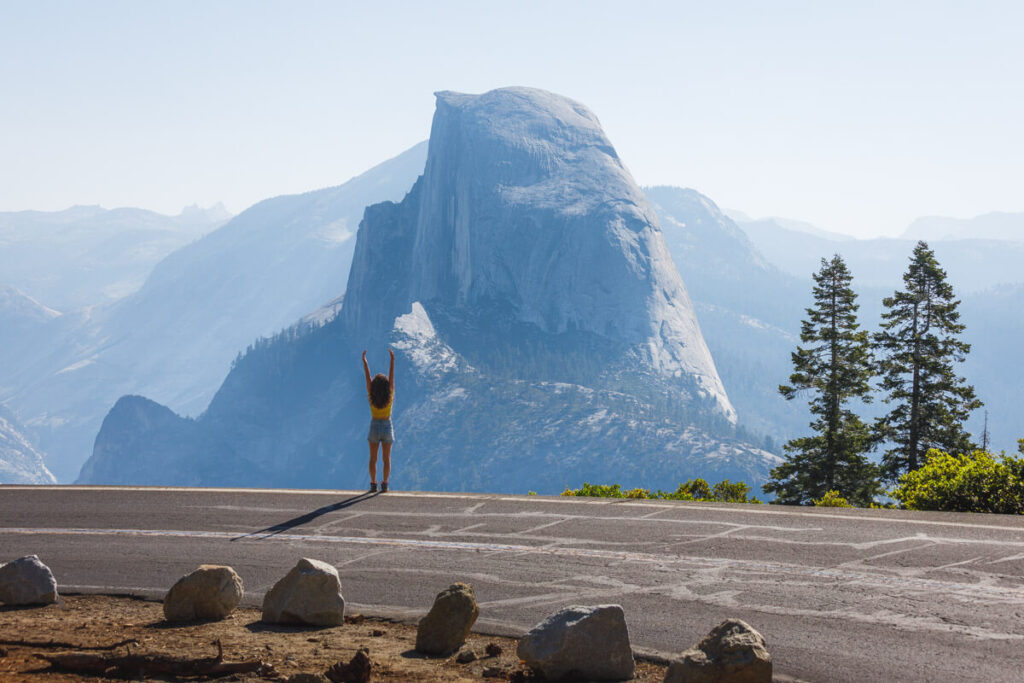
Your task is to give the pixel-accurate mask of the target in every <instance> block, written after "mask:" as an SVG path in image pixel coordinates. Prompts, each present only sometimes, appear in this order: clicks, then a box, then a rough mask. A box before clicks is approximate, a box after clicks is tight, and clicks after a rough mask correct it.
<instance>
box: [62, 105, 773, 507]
mask: <svg viewBox="0 0 1024 683" xmlns="http://www.w3.org/2000/svg"><path fill="white" fill-rule="evenodd" d="M338 267H339V268H342V267H343V265H342V264H339V265H338ZM384 344H389V345H391V346H392V347H393V348H394V349H395V350H396V355H397V357H398V362H397V366H398V370H397V378H396V387H397V389H396V395H397V396H398V398H397V399H396V407H395V416H394V419H395V423H396V430H397V431H398V438H399V445H398V447H397V448H396V456H395V458H396V469H395V476H394V480H395V481H396V482H400V483H396V485H397V486H401V487H403V488H434V489H450V490H490V491H523V490H527V489H533V490H537V491H545V492H557V491H560V490H561V488H562V487H564V486H566V485H578V484H579V483H580V482H581V481H582V480H590V481H599V480H601V481H609V480H615V481H618V482H621V483H623V484H624V485H627V486H635V485H646V486H659V485H661V486H666V487H667V486H675V485H676V484H677V483H678V482H679V481H680V480H683V479H686V478H689V477H695V476H705V477H708V478H711V479H718V478H732V479H744V480H747V481H753V482H756V481H760V480H763V479H764V477H765V475H766V473H767V470H768V469H769V468H770V467H771V466H773V465H774V464H775V463H777V462H778V458H777V457H775V456H772V455H771V454H769V453H767V452H765V451H762V450H760V449H757V448H754V447H752V446H750V445H749V444H747V443H745V442H743V441H742V440H740V439H738V438H736V437H735V436H734V435H733V434H734V431H735V428H734V423H735V411H734V408H733V407H732V404H731V403H730V401H729V398H728V396H727V395H726V392H725V389H724V387H723V385H722V382H721V379H720V377H719V375H718V372H717V369H716V367H715V364H714V362H713V361H712V358H711V354H710V353H709V351H708V348H707V346H706V344H705V342H704V339H703V337H702V335H701V331H700V327H699V325H698V324H697V320H696V315H695V312H694V310H693V306H692V305H691V303H690V300H689V297H688V295H687V293H686V289H685V287H684V286H683V282H682V279H681V278H680V276H679V273H678V271H677V270H676V268H675V266H674V264H673V261H672V258H671V256H670V254H669V251H668V248H667V246H666V244H665V240H664V237H663V235H662V232H661V230H660V228H659V224H658V219H657V216H656V214H655V212H654V210H653V209H652V208H651V206H650V204H649V203H648V202H647V199H646V198H645V196H644V194H643V193H642V192H641V191H640V190H639V188H638V187H637V186H636V185H635V183H634V182H633V180H632V178H631V177H630V175H629V173H628V172H627V171H626V169H625V167H624V166H623V165H622V163H621V161H620V160H619V158H618V156H617V154H616V153H615V150H614V148H613V147H612V145H611V143H610V142H609V141H608V139H607V137H606V136H605V135H604V133H603V131H602V130H601V128H600V125H599V123H598V121H597V119H596V117H595V116H594V115H593V114H592V113H591V112H590V111H589V110H587V109H586V108H585V107H584V106H583V105H581V104H579V103H576V102H574V101H572V100H568V99H566V98H563V97H560V96H557V95H553V94H551V93H546V92H543V91H539V90H532V89H526V88H507V89H501V90H496V91H492V92H489V93H485V94H483V95H464V94H459V93H451V92H442V93H437V110H436V113H435V116H434V121H433V126H432V131H431V137H430V143H429V151H428V156H427V162H426V166H425V170H424V174H423V176H422V177H421V178H420V179H419V180H417V182H416V183H415V185H414V186H413V187H412V189H411V190H410V191H409V193H408V194H407V195H406V196H405V198H404V199H403V200H402V201H401V202H399V203H394V202H384V203H381V204H377V205H374V206H370V207H368V208H367V209H366V212H365V215H364V218H363V221H362V223H361V224H360V226H359V232H358V235H357V241H356V248H355V253H354V256H353V261H352V267H351V270H350V272H349V278H348V285H347V288H346V289H345V299H344V304H343V306H342V308H341V312H340V314H338V315H337V317H335V318H334V319H332V320H330V321H329V322H325V323H324V324H317V323H315V322H314V323H306V324H303V325H300V326H297V327H295V328H292V329H289V330H286V331H285V332H283V333H281V334H280V335H277V336H275V337H273V338H270V339H264V340H261V341H259V342H257V343H256V344H254V345H252V346H251V347H250V349H249V350H248V352H247V353H246V354H245V355H244V356H242V357H240V358H238V359H237V360H236V362H235V364H234V366H233V368H232V370H231V372H230V373H229V374H228V377H227V378H226V379H225V381H224V383H223V385H222V386H221V387H220V389H219V390H218V392H217V394H216V395H215V396H214V398H213V400H212V401H211V403H210V405H209V407H208V409H207V410H206V411H205V412H204V413H203V414H202V415H200V416H199V417H197V418H195V419H191V418H182V417H178V416H177V415H176V414H174V413H173V412H171V411H169V410H167V409H166V408H164V407H163V406H160V405H158V404H156V403H154V402H152V401H150V400H148V399H145V398H142V397H138V396H126V397H124V398H122V399H121V400H120V401H118V403H117V405H115V407H114V409H112V410H111V412H110V413H109V414H108V415H107V417H106V419H105V420H104V423H103V426H102V428H101V430H100V433H99V435H98V436H97V438H96V444H95V448H94V451H93V455H92V457H91V458H90V460H89V462H87V463H86V465H85V467H83V470H82V477H81V481H82V482H83V483H99V482H110V483H113V482H117V483H128V482H134V483H157V482H159V483H166V484H171V483H183V482H186V481H188V482H193V483H194V482H195V481H196V479H197V478H198V479H199V480H200V481H201V483H204V484H220V483H228V482H231V483H235V484H247V485H272V486H353V485H358V483H359V482H361V481H365V479H366V474H365V469H366V441H365V433H366V432H365V430H366V425H367V413H368V411H367V407H366V399H365V387H364V385H363V378H362V376H361V372H360V370H359V365H358V358H359V352H360V350H361V349H362V348H369V349H371V351H372V355H371V358H373V359H374V361H375V364H379V361H380V360H381V359H380V358H379V356H380V351H381V348H382V346H383V345H384ZM403 454H404V455H403ZM196 473H198V474H196Z"/></svg>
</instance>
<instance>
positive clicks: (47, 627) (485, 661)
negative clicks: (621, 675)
mask: <svg viewBox="0 0 1024 683" xmlns="http://www.w3.org/2000/svg"><path fill="white" fill-rule="evenodd" d="M62 602H63V605H48V606H45V607H30V608H13V607H0V681H29V680H31V681H105V680H108V679H107V678H105V677H103V676H102V675H91V676H87V675H79V674H70V673H65V672H61V671H57V670H54V669H53V668H51V667H50V664H49V663H48V662H47V661H45V660H43V659H41V658H40V657H38V655H40V654H47V655H54V654H61V653H76V652H77V653H85V654H93V655H108V654H113V655H124V654H128V653H130V654H135V655H154V654H159V655H170V656H174V657H189V658H207V657H214V656H216V655H217V645H216V641H218V640H219V641H220V644H221V647H222V648H223V659H224V661H225V662H239V661H257V660H258V661H261V662H263V663H264V664H268V665H270V666H271V667H272V669H268V670H266V671H264V672H263V673H262V674H256V673H244V674H231V675H229V676H227V677H223V678H219V679H217V680H226V681H257V680H282V681H283V680H287V678H288V677H289V676H293V675H295V674H299V673H320V674H322V673H324V672H325V671H326V670H327V669H329V668H330V667H331V666H333V665H335V664H337V663H339V662H344V663H348V662H349V661H350V660H352V658H353V657H354V656H355V655H356V652H357V651H358V650H359V649H360V648H366V649H367V650H368V655H369V659H370V663H371V677H370V680H372V681H446V682H448V681H451V682H455V681H479V680H519V681H530V680H534V679H533V678H532V677H531V676H530V672H529V671H528V670H526V669H525V668H524V666H523V664H522V663H521V662H520V661H519V660H518V659H517V658H516V655H515V651H516V641H515V640H514V639H511V638H502V637H497V636H486V635H480V634H475V633H474V634H471V635H470V637H469V639H468V640H467V642H466V648H469V649H471V650H473V651H474V652H475V653H477V654H478V656H479V658H478V659H477V660H476V661H472V662H469V663H465V664H463V663H459V662H458V661H456V655H452V656H449V657H425V656H423V655H420V654H418V653H417V652H416V651H415V650H414V649H413V648H414V645H415V642H416V627H415V626H414V625H411V624H403V623H396V622H391V621H385V620H381V619H372V618H365V619H364V618H362V617H361V616H358V615H350V616H348V617H346V623H345V624H344V625H342V626H335V627H330V628H317V627H282V626H274V625H269V624H263V623H261V622H260V612H259V610H256V609H249V608H241V609H239V610H238V611H236V612H235V613H234V614H233V615H231V616H230V617H229V618H227V619H225V620H223V621H214V622H202V623H193V624H183V625H178V624H174V625H172V624H168V623H167V622H166V621H164V618H163V607H162V605H161V604H160V603H158V602H149V601H144V600H139V599H135V598H127V597H112V596H95V595H90V596H65V597H63V598H62ZM123 641H136V642H135V643H128V644H121V645H118V646H117V647H116V648H113V649H108V650H100V649H96V648H102V647H104V646H108V647H109V646H110V645H113V644H115V643H122V642H123ZM490 644H493V645H497V646H498V647H500V648H501V653H500V654H498V655H496V656H488V655H487V653H486V650H487V646H488V645H490ZM464 649H465V648H464ZM491 650H492V651H494V648H491ZM664 677H665V667H664V666H660V665H657V664H654V663H651V662H645V661H641V660H638V661H637V674H636V678H634V680H637V681H644V682H645V683H646V682H654V681H657V682H658V683H661V681H662V680H663V679H664ZM154 680H179V679H176V678H173V677H169V676H164V677H162V678H161V677H157V678H155V679H154Z"/></svg>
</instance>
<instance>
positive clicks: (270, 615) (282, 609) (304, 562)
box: [263, 558, 345, 626]
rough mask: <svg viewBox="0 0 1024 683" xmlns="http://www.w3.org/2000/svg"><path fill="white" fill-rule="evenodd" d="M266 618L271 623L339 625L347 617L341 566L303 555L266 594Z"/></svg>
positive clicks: (264, 616) (264, 618) (264, 617)
mask: <svg viewBox="0 0 1024 683" xmlns="http://www.w3.org/2000/svg"><path fill="white" fill-rule="evenodd" d="M263 621H265V622H267V623H272V624H311V625H313V626H337V625H338V624H341V623H343V622H344V621H345V598H344V597H343V596H342V594H341V579H339V578H338V570H337V569H335V568H334V567H333V566H331V565H329V564H327V563H326V562H321V561H320V560H310V559H308V558H303V559H301V560H299V562H298V564H296V565H295V567H293V568H292V570H291V571H290V572H288V573H287V574H286V575H285V577H284V578H283V579H281V580H280V581H278V582H277V583H275V584H274V587H273V588H271V589H270V590H269V591H268V592H267V594H266V596H264V598H263Z"/></svg>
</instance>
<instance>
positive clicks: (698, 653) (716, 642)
mask: <svg viewBox="0 0 1024 683" xmlns="http://www.w3.org/2000/svg"><path fill="white" fill-rule="evenodd" d="M771 680H772V656H771V655H770V654H769V653H768V649H767V647H766V646H765V642H764V638H763V637H762V636H761V634H760V633H758V632H757V631H755V630H754V629H753V628H752V627H751V626H750V625H749V624H747V623H746V622H744V621H742V620H740V619H726V620H725V621H723V622H722V623H721V624H719V625H718V626H716V627H714V628H713V629H711V632H710V633H708V634H707V635H706V636H704V638H702V639H701V641H700V642H699V643H697V644H696V645H695V646H694V647H691V648H690V649H689V650H687V651H686V652H684V653H683V654H682V655H681V658H680V660H679V661H676V662H673V663H672V665H671V666H670V667H669V668H668V672H667V673H666V674H665V683H683V682H684V681H685V682H686V683H717V682H718V681H730V683H771Z"/></svg>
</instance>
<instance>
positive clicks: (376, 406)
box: [363, 349, 395, 493]
mask: <svg viewBox="0 0 1024 683" xmlns="http://www.w3.org/2000/svg"><path fill="white" fill-rule="evenodd" d="M388 353H389V354H391V367H390V369H389V370H388V376H387V377H385V376H384V375H381V374H377V375H376V376H375V377H374V378H373V379H370V365H369V363H367V362H366V351H365V350H363V374H365V375H366V395H367V397H368V398H369V399H370V418H371V419H370V433H369V435H368V436H367V437H366V438H367V440H368V441H369V442H370V491H376V490H377V446H378V445H381V446H382V450H383V451H384V478H383V479H382V480H381V482H380V490H381V493H386V492H387V490H388V476H389V475H390V474H391V444H393V443H394V442H395V429H394V427H392V426H391V406H392V404H393V403H394V402H395V352H394V351H392V350H391V349H388Z"/></svg>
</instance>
